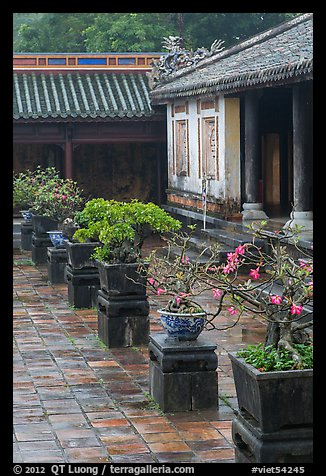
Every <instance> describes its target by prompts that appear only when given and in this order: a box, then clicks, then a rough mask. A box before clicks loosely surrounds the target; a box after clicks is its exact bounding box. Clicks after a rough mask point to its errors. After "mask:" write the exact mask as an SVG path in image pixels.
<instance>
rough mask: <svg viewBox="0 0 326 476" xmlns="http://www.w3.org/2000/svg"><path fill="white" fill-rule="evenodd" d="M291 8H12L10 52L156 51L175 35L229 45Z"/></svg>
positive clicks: (188, 41)
mask: <svg viewBox="0 0 326 476" xmlns="http://www.w3.org/2000/svg"><path fill="white" fill-rule="evenodd" d="M295 15H297V14H296V13H215V12H211V13H143V12H138V13H126V12H122V13H30V14H28V13H24V14H22V13H14V51H16V52H25V51H28V52H87V51H88V52H107V51H115V52H121V51H143V52H145V51H162V40H163V38H164V37H167V36H169V35H173V36H181V37H182V38H184V40H185V46H186V47H187V48H191V49H196V48H199V47H202V46H203V47H206V48H210V46H211V44H212V43H213V41H214V40H216V39H221V40H224V41H225V44H224V46H225V47H229V46H232V45H233V44H235V43H237V42H239V41H242V40H243V39H245V38H248V37H250V36H253V35H256V34H258V33H259V32H261V31H263V30H266V29H268V28H270V27H272V26H276V25H278V24H279V23H281V22H283V21H287V20H290V19H291V18H292V17H293V16H295Z"/></svg>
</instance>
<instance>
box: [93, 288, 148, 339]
mask: <svg viewBox="0 0 326 476" xmlns="http://www.w3.org/2000/svg"><path fill="white" fill-rule="evenodd" d="M97 302H98V309H99V310H100V311H101V312H103V313H104V314H106V315H107V316H108V317H115V316H148V314H149V303H148V300H147V296H146V295H145V296H144V297H143V298H142V297H141V296H134V295H131V296H126V295H123V296H119V295H116V296H112V295H111V296H109V295H108V294H107V293H105V292H104V291H103V290H102V289H100V290H99V292H98V298H97ZM147 342H148V340H147Z"/></svg>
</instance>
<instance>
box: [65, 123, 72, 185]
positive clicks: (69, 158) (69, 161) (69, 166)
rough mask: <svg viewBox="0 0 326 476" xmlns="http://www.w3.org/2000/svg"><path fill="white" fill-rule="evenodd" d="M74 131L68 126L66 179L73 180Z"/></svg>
mask: <svg viewBox="0 0 326 476" xmlns="http://www.w3.org/2000/svg"><path fill="white" fill-rule="evenodd" d="M71 139H72V129H71V127H70V126H69V125H68V126H67V127H66V142H65V178H70V179H72V178H73V146H72V140H71Z"/></svg>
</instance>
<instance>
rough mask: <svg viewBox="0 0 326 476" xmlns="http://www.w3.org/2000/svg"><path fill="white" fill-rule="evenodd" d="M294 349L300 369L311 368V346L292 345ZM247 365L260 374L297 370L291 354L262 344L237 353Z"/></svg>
mask: <svg viewBox="0 0 326 476" xmlns="http://www.w3.org/2000/svg"><path fill="white" fill-rule="evenodd" d="M293 347H294V349H295V350H296V352H297V353H298V354H299V355H300V357H301V363H300V367H299V368H300V369H312V368H313V346H312V345H311V344H293ZM237 356H238V357H242V358H243V359H244V360H245V362H246V363H247V364H251V365H252V366H253V367H255V368H256V369H258V370H260V371H261V372H272V371H278V370H292V369H298V365H297V362H296V361H295V360H293V358H292V353H291V352H289V351H287V350H285V349H276V348H275V347H273V346H266V347H264V346H263V344H261V343H260V344H258V345H249V346H248V347H247V348H246V349H244V350H241V351H239V352H238V353H237Z"/></svg>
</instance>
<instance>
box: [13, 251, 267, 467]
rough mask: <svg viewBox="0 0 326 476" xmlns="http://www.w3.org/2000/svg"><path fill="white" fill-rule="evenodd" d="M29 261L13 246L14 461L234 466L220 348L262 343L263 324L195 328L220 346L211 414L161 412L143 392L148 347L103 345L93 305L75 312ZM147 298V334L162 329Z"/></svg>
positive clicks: (230, 404)
mask: <svg viewBox="0 0 326 476" xmlns="http://www.w3.org/2000/svg"><path fill="white" fill-rule="evenodd" d="M30 259H31V253H30V252H26V251H25V252H21V251H16V250H15V251H14V271H13V272H14V316H13V317H14V324H13V328H14V376H13V380H14V394H13V402H14V412H13V417H14V444H13V445H14V457H13V461H14V462H15V463H21V462H26V463H28V462H32V463H43V462H49V463H68V462H71V463H101V462H113V463H206V462H211V463H233V462H234V445H233V442H232V438H231V422H232V418H233V415H234V414H233V409H234V408H236V406H237V403H236V397H235V389H234V383H233V378H232V371H231V366H230V361H229V358H228V356H227V352H228V351H230V350H236V349H239V348H240V347H242V346H243V345H247V343H249V342H258V341H260V340H262V339H263V336H264V324H262V323H260V322H258V321H257V320H253V319H251V317H250V316H248V317H247V318H244V319H243V320H242V322H241V325H238V326H236V327H234V328H233V329H229V330H227V331H217V330H214V331H210V332H207V331H204V333H203V334H202V336H203V337H204V338H205V339H206V340H207V341H209V342H212V343H214V344H217V350H216V352H217V355H218V389H219V409H218V410H217V411H192V412H180V413H174V414H170V413H162V412H161V411H160V409H159V408H158V407H157V405H155V403H154V402H153V401H152V400H151V398H150V397H149V393H148V372H149V365H148V350H147V347H146V346H142V347H137V348H134V347H129V348H123V349H107V348H106V347H105V346H104V345H103V344H102V342H101V341H100V340H99V339H98V337H97V311H96V309H80V310H77V309H72V308H71V307H70V306H69V304H68V299H67V285H66V284H56V285H51V284H49V283H48V281H47V268H46V266H45V265H44V266H43V265H42V266H36V267H35V266H32V265H31V264H30V262H28V261H26V260H30ZM203 299H205V300H206V302H209V300H210V299H211V298H210V297H207V296H206V297H204V298H203ZM150 303H151V312H150V326H151V333H152V334H153V333H155V332H162V327H161V324H160V320H159V316H158V313H157V312H156V309H157V307H156V306H155V305H154V303H153V301H152V297H150ZM228 323H229V322H228V320H227V317H226V316H224V317H220V318H219V322H218V324H219V325H220V326H221V327H225V325H227V324H228Z"/></svg>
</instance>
